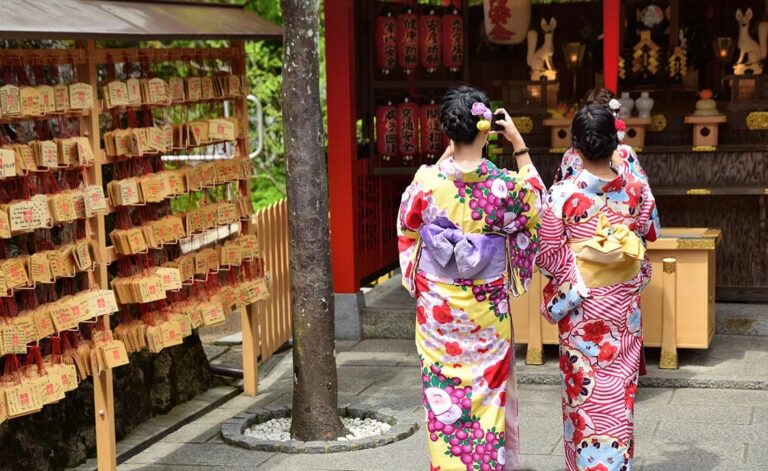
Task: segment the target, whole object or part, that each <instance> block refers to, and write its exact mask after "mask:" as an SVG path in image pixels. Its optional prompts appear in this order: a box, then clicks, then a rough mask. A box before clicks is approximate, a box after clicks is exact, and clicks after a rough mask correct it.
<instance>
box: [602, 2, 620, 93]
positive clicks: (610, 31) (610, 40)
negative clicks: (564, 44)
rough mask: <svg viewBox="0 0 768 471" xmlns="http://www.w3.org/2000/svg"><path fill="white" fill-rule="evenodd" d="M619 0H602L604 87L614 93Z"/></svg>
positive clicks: (616, 73)
mask: <svg viewBox="0 0 768 471" xmlns="http://www.w3.org/2000/svg"><path fill="white" fill-rule="evenodd" d="M620 8H621V1H620V0H603V77H604V78H605V88H607V89H609V90H611V91H613V92H614V93H616V92H617V91H618V90H617V89H618V85H619V23H620Z"/></svg>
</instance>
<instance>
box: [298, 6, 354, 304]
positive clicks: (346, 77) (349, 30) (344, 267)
mask: <svg viewBox="0 0 768 471" xmlns="http://www.w3.org/2000/svg"><path fill="white" fill-rule="evenodd" d="M354 4H355V2H350V1H348V0H325V58H326V83H327V99H328V186H329V190H328V192H329V198H330V201H329V203H330V212H331V263H332V265H333V291H334V292H335V293H356V292H357V290H358V289H359V288H360V276H359V271H358V263H357V260H356V259H355V256H356V254H357V253H358V247H357V231H358V228H357V178H356V174H355V161H356V159H357V141H356V137H355V121H356V113H355V12H354ZM307 191H312V189H311V188H307Z"/></svg>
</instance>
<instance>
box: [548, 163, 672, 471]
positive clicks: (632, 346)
mask: <svg viewBox="0 0 768 471" xmlns="http://www.w3.org/2000/svg"><path fill="white" fill-rule="evenodd" d="M618 171H619V175H617V177H616V178H615V179H613V180H602V179H600V178H598V177H596V176H594V175H592V174H591V173H589V172H588V171H586V170H577V171H576V172H575V174H573V175H571V176H569V177H565V178H564V179H563V180H562V181H560V182H558V183H556V184H555V185H554V186H553V187H552V189H551V191H550V197H549V205H548V206H547V207H546V208H545V209H544V211H543V214H542V227H541V229H540V232H539V234H540V237H541V245H540V249H539V254H538V256H537V264H538V265H539V267H540V268H541V270H542V272H543V273H544V274H545V275H547V276H548V277H549V278H550V282H549V284H548V285H547V287H546V288H545V290H544V300H543V303H542V313H543V314H544V316H545V317H546V318H547V320H548V321H550V322H552V323H557V324H558V330H559V335H560V370H561V374H562V380H563V399H562V409H563V424H564V437H565V440H564V441H565V456H566V468H567V469H568V470H569V471H576V470H579V471H629V470H631V469H632V457H633V425H634V415H633V413H634V412H633V411H634V399H635V393H636V391H637V377H638V367H639V363H640V355H641V348H642V325H641V317H640V308H639V301H640V294H641V292H642V290H643V289H644V288H645V286H646V285H647V283H648V281H649V279H650V275H651V267H650V263H649V262H648V259H647V257H646V256H645V247H644V243H643V241H642V239H643V238H644V239H645V240H648V241H653V240H655V239H656V236H657V234H658V233H659V222H658V218H657V213H656V208H655V201H654V198H653V195H652V193H651V190H650V187H649V186H648V184H647V183H646V182H645V181H644V180H642V179H639V178H637V177H636V176H635V175H633V173H632V172H630V171H628V168H627V167H624V168H620V169H618Z"/></svg>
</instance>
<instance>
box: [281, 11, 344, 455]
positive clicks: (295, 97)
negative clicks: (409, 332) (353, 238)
mask: <svg viewBox="0 0 768 471" xmlns="http://www.w3.org/2000/svg"><path fill="white" fill-rule="evenodd" d="M280 5H281V6H282V9H283V42H284V44H283V47H284V52H283V91H282V95H283V127H284V133H285V161H286V171H287V174H286V181H287V185H286V186H287V193H288V212H289V226H290V237H291V251H290V263H291V299H292V303H293V305H292V307H293V381H294V385H293V421H292V423H291V436H292V437H293V438H294V439H296V440H303V441H310V440H334V439H336V438H337V437H339V436H340V435H342V433H343V427H342V425H341V420H340V419H339V415H338V413H337V402H338V383H337V379H336V360H335V355H334V319H333V316H334V311H333V280H332V278H331V258H330V257H331V255H330V254H331V242H330V237H329V234H330V233H329V225H328V175H327V168H326V162H325V149H324V146H323V141H324V139H323V136H324V134H323V120H322V114H321V111H320V90H319V87H320V85H319V54H320V52H319V40H320V34H319V19H320V2H319V0H281V1H280Z"/></svg>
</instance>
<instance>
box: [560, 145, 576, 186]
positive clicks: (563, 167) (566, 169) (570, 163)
mask: <svg viewBox="0 0 768 471" xmlns="http://www.w3.org/2000/svg"><path fill="white" fill-rule="evenodd" d="M582 166H583V164H582V162H581V157H580V156H579V154H578V152H576V151H574V150H573V148H570V149H568V150H567V151H565V153H564V154H563V158H562V160H560V166H559V167H558V168H557V171H555V181H554V183H558V182H560V181H562V180H565V179H566V178H568V177H570V176H571V175H575V174H576V172H578V171H579V170H581V168H582Z"/></svg>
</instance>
